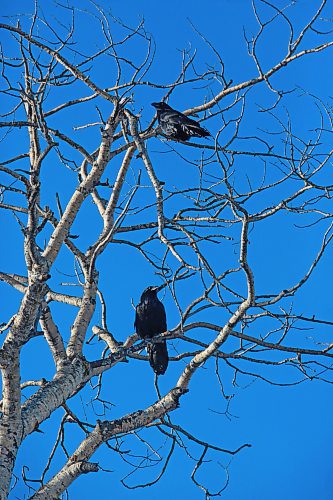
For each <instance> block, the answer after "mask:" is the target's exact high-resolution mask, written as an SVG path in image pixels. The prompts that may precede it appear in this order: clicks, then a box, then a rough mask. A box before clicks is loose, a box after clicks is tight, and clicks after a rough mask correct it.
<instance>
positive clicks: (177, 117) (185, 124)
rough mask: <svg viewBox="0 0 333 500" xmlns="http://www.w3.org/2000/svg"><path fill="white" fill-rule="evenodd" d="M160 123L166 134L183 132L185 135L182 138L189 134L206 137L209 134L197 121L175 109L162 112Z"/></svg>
mask: <svg viewBox="0 0 333 500" xmlns="http://www.w3.org/2000/svg"><path fill="white" fill-rule="evenodd" d="M160 125H161V127H162V129H163V131H164V132H165V134H166V135H179V134H183V135H184V136H187V137H184V138H183V139H184V140H186V139H188V138H189V137H191V136H199V137H206V136H208V135H210V133H209V132H208V130H206V129H205V128H203V127H201V126H200V124H199V123H198V122H196V121H195V120H192V119H191V118H188V117H187V116H186V115H184V114H183V113H180V112H179V111H175V110H172V111H169V110H168V111H165V112H164V113H162V114H161V117H160Z"/></svg>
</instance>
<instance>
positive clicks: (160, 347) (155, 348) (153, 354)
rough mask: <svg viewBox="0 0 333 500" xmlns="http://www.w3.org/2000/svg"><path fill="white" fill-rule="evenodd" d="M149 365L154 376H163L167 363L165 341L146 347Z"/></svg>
mask: <svg viewBox="0 0 333 500" xmlns="http://www.w3.org/2000/svg"><path fill="white" fill-rule="evenodd" d="M147 350H148V356H149V363H150V366H151V367H152V369H153V370H154V372H155V373H156V375H163V374H164V373H165V372H166V369H167V367H168V362H169V356H168V349H167V345H166V341H165V340H163V341H162V342H157V343H156V344H149V345H148V346H147Z"/></svg>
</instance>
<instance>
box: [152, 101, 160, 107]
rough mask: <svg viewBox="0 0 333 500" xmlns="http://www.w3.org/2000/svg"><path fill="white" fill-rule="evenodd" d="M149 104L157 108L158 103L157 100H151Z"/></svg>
mask: <svg viewBox="0 0 333 500" xmlns="http://www.w3.org/2000/svg"><path fill="white" fill-rule="evenodd" d="M151 105H152V106H154V108H158V105H159V103H158V102H152V103H151Z"/></svg>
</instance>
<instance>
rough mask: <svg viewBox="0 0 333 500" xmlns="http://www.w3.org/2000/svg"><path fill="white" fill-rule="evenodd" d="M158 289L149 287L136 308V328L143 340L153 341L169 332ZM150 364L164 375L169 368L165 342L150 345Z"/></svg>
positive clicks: (159, 373)
mask: <svg viewBox="0 0 333 500" xmlns="http://www.w3.org/2000/svg"><path fill="white" fill-rule="evenodd" d="M157 292H158V288H157V287H154V286H149V287H148V288H146V289H145V290H144V292H143V293H142V295H141V299H140V303H139V304H138V305H137V306H136V313H135V322H134V326H135V329H136V333H137V334H138V335H139V337H140V338H141V339H151V338H152V337H154V336H155V335H159V334H160V333H164V332H166V331H167V322H166V314H165V309H164V306H163V304H162V302H160V300H159V299H158V297H157ZM147 351H148V356H149V363H150V366H151V367H152V368H153V370H154V372H155V373H157V374H158V375H163V374H164V373H165V371H166V369H167V366H168V360H169V357H168V351H167V346H166V342H165V340H164V341H162V342H157V343H154V344H152V345H149V346H148V348H147Z"/></svg>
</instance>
